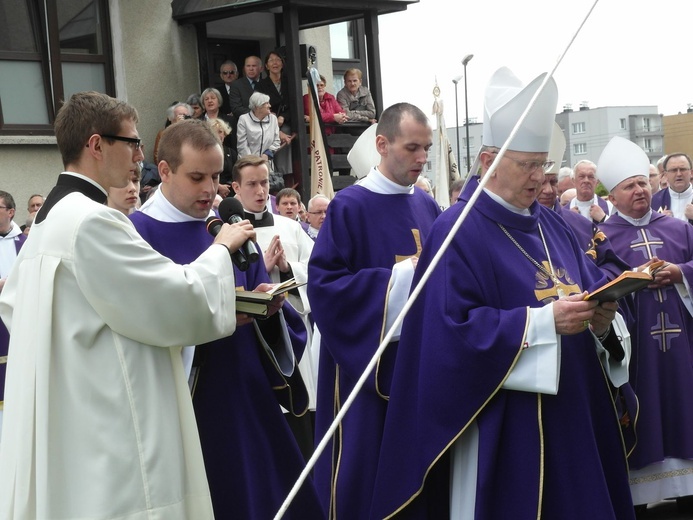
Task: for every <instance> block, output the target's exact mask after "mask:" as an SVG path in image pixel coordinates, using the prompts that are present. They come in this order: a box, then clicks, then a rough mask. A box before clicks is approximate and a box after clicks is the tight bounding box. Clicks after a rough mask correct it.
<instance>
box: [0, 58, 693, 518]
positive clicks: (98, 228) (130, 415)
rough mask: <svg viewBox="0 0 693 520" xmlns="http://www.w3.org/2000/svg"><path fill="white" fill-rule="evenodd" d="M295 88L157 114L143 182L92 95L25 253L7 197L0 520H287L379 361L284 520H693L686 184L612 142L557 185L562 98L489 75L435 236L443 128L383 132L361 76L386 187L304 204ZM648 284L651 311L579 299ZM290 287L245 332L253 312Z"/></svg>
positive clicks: (114, 123)
mask: <svg viewBox="0 0 693 520" xmlns="http://www.w3.org/2000/svg"><path fill="white" fill-rule="evenodd" d="M283 65H284V63H283V58H282V56H281V55H280V54H278V53H275V52H273V53H270V54H269V55H268V56H267V57H266V59H265V61H264V64H263V62H262V61H261V60H260V59H259V58H257V57H249V58H248V59H246V61H245V65H244V77H243V78H239V79H235V77H236V76H237V75H238V70H237V68H236V66H235V64H234V63H233V62H224V63H223V64H222V66H221V77H222V79H224V83H225V87H226V93H225V94H223V93H221V92H220V91H218V90H216V89H207V90H205V91H203V92H202V94H201V95H200V96H199V97H198V96H192V97H191V98H189V99H188V100H187V102H186V103H176V104H174V105H173V106H172V107H169V110H168V114H167V121H168V122H170V124H168V125H167V127H166V128H165V129H164V130H163V131H162V132H160V135H159V136H157V145H156V156H157V164H156V177H157V181H158V182H151V183H150V182H149V179H150V176H151V175H154V174H153V173H151V172H149V171H148V170H147V168H146V165H144V164H143V159H144V155H143V150H142V143H141V140H140V138H139V134H138V132H137V123H138V115H137V111H136V110H135V108H134V107H132V106H130V105H129V104H127V103H125V102H122V101H118V100H116V99H113V98H110V97H108V96H106V95H103V94H99V93H96V92H83V93H76V94H74V95H73V96H72V97H71V98H70V99H69V100H67V101H66V102H65V103H64V105H63V107H62V108H61V109H60V111H59V113H58V116H57V118H56V123H55V133H56V140H57V143H58V147H59V150H60V153H61V155H62V158H63V163H64V172H63V173H61V174H60V175H59V177H58V181H57V184H56V186H55V188H53V190H52V191H51V192H50V193H49V194H48V195H47V197H46V198H45V199H44V198H43V197H42V196H40V195H33V196H32V197H31V198H30V199H29V201H28V210H29V211H30V213H31V215H32V222H31V223H29V222H27V230H25V231H24V232H22V230H21V229H20V227H19V226H18V225H17V224H16V223H15V222H14V221H13V217H14V211H15V202H14V199H13V198H12V196H11V195H10V194H9V193H7V192H4V191H0V202H1V203H2V205H0V317H1V318H2V322H0V325H3V326H2V327H0V348H1V349H3V351H0V368H1V370H0V374H1V375H2V379H0V384H2V388H3V389H4V396H3V405H4V406H3V410H2V411H0V421H3V420H4V421H3V423H2V437H0V486H1V487H2V489H3V490H4V491H3V493H0V516H1V517H3V518H16V519H23V518H66V519H67V518H93V519H104V520H105V519H125V518H127V519H140V518H141V519H144V518H152V517H155V516H156V517H157V518H180V519H184V518H187V519H195V520H198V519H205V518H214V517H215V518H219V519H225V518H249V519H266V518H273V517H274V515H275V514H276V513H277V511H278V510H279V509H280V506H281V505H282V503H283V501H284V499H285V498H286V497H287V495H288V494H289V492H290V490H291V488H292V486H293V484H294V482H295V481H296V479H297V478H299V475H300V474H301V471H302V470H303V468H304V466H305V464H306V461H307V460H308V459H309V458H310V457H311V455H312V454H313V453H314V446H316V445H317V444H318V443H319V441H321V440H322V438H323V436H324V435H325V434H326V432H327V431H328V430H330V429H331V427H332V425H333V421H334V420H335V417H336V416H337V415H338V414H339V413H340V411H341V410H342V408H343V407H344V406H345V403H346V401H347V398H348V397H349V396H350V394H351V392H352V391H354V390H355V389H356V388H357V386H358V381H359V379H360V378H361V377H362V375H363V373H364V371H365V369H366V367H367V366H368V365H369V363H370V362H371V360H372V358H373V356H374V354H375V353H376V351H377V350H378V349H379V347H380V345H381V343H383V341H384V339H385V337H386V336H388V337H389V343H388V344H387V348H386V349H385V350H384V353H383V354H382V356H381V357H380V358H379V360H378V361H377V364H376V368H375V370H374V372H373V373H372V374H370V375H369V376H368V377H367V379H366V383H365V385H364V386H363V387H362V388H360V389H359V390H358V394H357V395H356V397H355V399H354V400H353V402H352V403H351V409H350V410H349V411H348V412H347V414H346V415H345V417H344V418H343V420H342V421H341V423H339V424H338V425H337V428H336V431H335V432H334V433H333V434H331V435H330V436H329V439H328V440H329V442H328V444H327V446H326V448H325V449H324V451H323V452H322V453H321V454H320V456H319V457H318V459H317V464H316V466H315V468H314V471H313V472H311V475H310V476H309V477H308V478H307V479H306V481H305V482H304V484H303V485H302V486H301V488H300V490H299V491H298V492H297V494H296V495H295V496H294V497H293V499H292V501H291V503H290V505H289V506H288V508H287V509H286V512H285V513H284V518H295V519H309V520H312V519H316V520H318V519H322V518H330V519H335V518H358V519H360V518H373V519H380V518H392V517H396V518H417V519H441V518H451V519H463V520H466V519H477V520H485V519H490V518H510V517H512V518H518V519H536V518H561V519H567V520H578V519H584V518H600V519H606V520H608V519H613V520H623V519H625V520H627V519H634V518H636V514H639V512H640V511H642V510H646V508H647V504H651V503H653V502H658V501H660V500H662V499H664V498H672V497H675V498H678V500H679V505H680V507H681V509H683V510H685V511H691V510H693V504H692V503H691V497H692V496H693V422H692V421H691V420H689V415H688V413H687V412H688V411H689V410H690V409H691V406H693V402H691V400H693V360H692V359H691V354H692V353H691V345H692V341H693V303H691V297H690V294H691V284H692V283H693V227H691V226H692V225H693V201H692V199H693V187H692V185H691V167H692V165H691V160H690V158H689V157H688V156H687V155H686V154H683V153H672V154H668V155H667V156H666V157H664V158H662V160H661V161H660V162H659V163H658V164H656V165H650V164H649V161H648V158H647V156H646V155H645V153H644V152H643V151H642V149H640V148H639V147H638V146H637V145H635V144H634V143H632V142H630V141H628V140H625V139H622V138H618V137H617V138H614V139H613V140H612V141H611V142H610V143H609V144H608V145H607V147H606V148H605V149H604V151H603V153H602V154H601V156H600V157H599V160H598V161H597V162H596V163H594V162H590V161H580V162H579V163H577V164H575V165H573V167H572V169H571V168H559V165H560V163H561V158H562V157H563V153H564V150H565V140H564V138H563V137H562V135H563V134H562V132H561V131H560V128H557V125H556V124H555V123H554V116H555V109H556V104H557V99H558V90H557V86H556V84H555V82H554V81H553V80H552V79H550V80H548V81H547V82H545V83H546V88H544V89H543V90H542V91H541V92H539V88H540V85H541V84H542V83H544V75H541V76H539V77H537V78H535V79H534V80H533V81H532V82H530V83H529V84H527V85H524V84H523V83H522V82H521V81H520V80H519V79H518V78H516V77H515V75H514V74H513V73H512V72H511V71H510V70H509V69H507V68H501V69H499V70H498V71H497V72H496V73H495V74H494V75H493V77H492V78H491V80H490V82H489V86H488V88H487V91H486V95H485V99H484V113H485V118H484V132H483V143H482V148H481V151H480V154H479V158H478V164H479V165H480V168H479V171H477V172H473V175H471V176H470V177H469V179H468V180H467V181H466V182H465V181H460V182H458V183H453V184H452V185H451V186H450V197H451V206H450V208H448V209H445V210H441V208H440V207H439V206H438V204H437V203H436V202H435V200H434V199H433V197H432V196H431V194H430V192H431V186H430V183H428V182H426V181H425V179H423V178H422V177H421V174H422V172H423V169H424V167H425V165H426V162H427V154H428V152H429V150H430V148H431V147H432V145H433V137H432V135H433V134H432V129H431V126H430V123H429V120H428V117H427V116H426V115H425V114H424V113H423V112H422V111H421V110H420V109H419V108H417V107H415V106H413V105H411V104H409V103H398V104H395V105H393V106H390V107H388V108H387V109H386V110H384V111H383V112H382V113H381V114H380V116H379V118H378V119H377V121H376V120H375V108H374V107H373V104H372V99H369V98H370V95H369V94H368V92H367V90H365V89H364V88H363V87H362V86H361V75H360V72H359V71H356V70H355V69H352V70H350V71H347V74H345V90H346V92H344V93H342V92H340V93H339V94H338V95H337V99H340V98H341V99H342V100H343V102H344V103H345V104H346V107H344V108H343V112H340V113H343V114H344V115H343V116H342V117H343V118H344V120H361V121H370V122H372V123H377V131H376V137H375V140H374V143H373V146H374V148H375V149H376V150H377V153H378V155H379V156H380V160H379V163H378V164H373V165H372V169H371V170H370V172H369V173H368V175H366V176H365V177H363V178H362V179H360V180H359V181H358V182H357V183H356V184H355V185H354V186H351V187H348V188H345V189H343V190H341V191H340V192H338V193H337V195H336V196H335V197H334V198H333V199H330V198H328V197H326V196H324V195H321V194H317V195H314V196H312V197H311V198H310V200H308V201H307V202H306V203H305V204H304V202H303V201H302V199H301V195H300V193H299V192H298V191H296V190H295V189H293V188H290V187H285V188H283V189H279V190H275V189H273V186H272V183H271V179H272V171H273V168H275V167H276V164H277V161H278V158H279V156H280V155H281V152H282V150H284V149H286V148H282V144H283V143H284V142H285V140H286V139H289V140H290V139H291V135H292V132H293V128H294V127H293V126H292V122H291V120H290V116H289V114H288V112H287V111H286V99H285V98H284V97H283V96H282V94H283V93H285V92H286V88H285V85H283V86H282V84H283V77H282V70H283ZM263 68H265V69H266V70H267V71H268V74H267V76H266V77H264V78H263V77H262V71H263ZM322 81H324V79H323V80H322ZM239 82H241V83H239ZM256 82H257V84H256ZM272 89H274V90H272ZM320 90H321V87H320V84H318V92H320ZM322 90H323V91H324V85H323V88H322ZM268 91H269V92H268ZM327 95H328V94H324V95H323V96H321V97H320V99H319V103H320V106H321V108H322V104H323V103H327V102H331V100H330V98H329V97H328V98H327V102H326V101H325V99H326V96H327ZM330 97H331V96H330ZM533 98H536V99H535V103H534V105H533V107H532V108H531V109H529V110H528V111H527V110H526V109H527V107H528V104H529V103H530V100H532V99H533ZM332 99H335V98H333V97H332ZM341 103H342V101H340V104H341ZM342 106H344V105H342ZM525 111H526V112H527V113H526V117H525V119H524V120H523V122H522V123H521V124H520V126H519V128H518V129H517V131H516V133H515V136H514V138H513V139H512V141H511V142H510V143H509V145H508V147H507V150H506V151H505V152H504V153H502V154H501V149H502V147H503V145H504V144H505V143H506V141H507V140H508V138H509V135H510V134H511V132H512V131H513V128H514V126H515V125H516V123H517V122H518V120H519V119H520V117H521V115H522V114H523V113H524V112H525ZM340 118H341V117H340ZM359 118H361V119H359ZM230 136H233V138H232V139H230ZM273 162H274V165H273V164H272V163H273ZM145 179H146V181H145ZM144 182H146V184H147V186H148V187H149V189H147V190H145V189H144V187H141V186H140V183H144ZM599 182H601V185H602V186H603V187H604V189H605V190H606V191H607V192H608V196H607V197H606V198H603V197H600V196H598V195H596V190H597V186H598V184H599ZM570 189H574V190H575V195H574V197H572V198H571V199H570V200H568V201H567V202H566V203H565V204H562V203H561V196H562V195H563V194H565V193H568V192H569V190H570ZM655 191H656V194H655V195H654V196H653V193H655ZM477 192H478V193H477ZM472 200H474V202H472ZM470 206H471V207H470ZM465 209H468V210H469V211H468V214H466V220H465V221H464V222H463V223H462V225H461V227H459V229H457V228H456V226H457V225H458V220H459V219H460V218H461V217H462V215H463V212H464V211H465ZM453 229H456V231H455V232H454V234H453V236H452V237H449V236H448V235H449V234H450V233H451V230H453ZM28 230H31V231H30V233H29V231H28ZM442 249H445V251H444V252H443V253H442V256H441V255H440V251H441V250H442ZM659 260H662V261H664V264H663V266H662V267H661V268H659V269H658V270H657V271H655V272H654V274H653V277H652V279H651V282H650V284H649V285H648V286H647V287H646V288H645V289H642V290H640V291H639V292H636V293H633V294H631V295H628V296H627V297H625V298H623V299H621V300H619V301H617V302H614V301H599V300H596V299H587V298H586V296H587V295H588V294H589V292H591V291H592V290H593V289H595V288H598V287H600V286H603V285H604V284H606V283H608V282H610V281H612V280H614V279H615V278H617V277H618V276H619V275H620V274H621V273H623V272H624V271H628V270H631V269H634V270H638V271H644V270H646V269H647V268H649V267H650V266H651V265H653V264H654V263H655V262H658V261H659ZM290 280H294V281H295V282H297V284H298V287H297V288H296V289H293V290H291V291H289V292H288V293H286V294H283V295H279V296H274V297H273V298H268V300H267V302H266V305H265V306H262V310H258V313H257V314H254V313H241V312H237V310H236V290H254V291H256V292H260V293H264V292H267V291H268V290H270V289H271V288H272V287H273V286H275V285H276V284H277V283H282V282H286V281H290ZM420 283H421V287H419V284H420ZM412 291H414V292H417V298H416V300H415V301H414V302H413V304H412V305H411V308H410V309H409V311H408V313H407V315H406V317H405V318H404V320H403V322H402V321H401V320H398V316H399V315H400V313H401V311H402V309H404V308H405V306H406V305H407V299H408V297H409V295H410V293H412ZM395 324H398V325H397V326H396V327H395ZM5 326H6V327H5ZM391 329H392V330H391ZM5 369H6V370H7V373H6V377H5ZM5 397H6V399H5Z"/></svg>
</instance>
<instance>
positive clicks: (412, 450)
mask: <svg viewBox="0 0 693 520" xmlns="http://www.w3.org/2000/svg"><path fill="white" fill-rule="evenodd" d="M474 187H475V186H473V185H472V186H471V187H470V188H469V189H472V188H474ZM467 200H469V199H468V198H467ZM464 206H465V204H464V203H460V204H456V205H454V206H452V207H451V208H449V209H448V210H446V211H445V212H444V213H443V214H442V215H441V216H440V217H439V218H438V220H437V221H436V223H435V224H434V226H433V229H432V230H431V233H430V235H429V236H428V238H427V241H426V244H425V245H424V250H423V253H422V255H421V258H420V260H419V263H418V266H417V270H416V276H415V279H414V283H417V281H418V279H419V278H420V277H421V275H422V273H423V272H424V271H425V269H426V268H427V267H428V265H429V264H430V262H431V259H432V257H433V256H434V255H435V253H436V252H437V251H438V250H439V249H440V247H441V244H442V242H443V240H444V239H445V238H446V236H447V234H448V232H449V230H450V229H451V227H452V226H453V224H454V222H455V221H456V219H457V218H458V216H459V214H460V213H461V211H462V210H463V209H464ZM530 211H531V215H529V216H521V215H517V214H515V213H513V212H511V211H509V210H507V209H505V208H503V207H502V206H501V205H500V204H498V203H496V202H494V201H493V200H492V199H491V198H490V197H489V196H488V195H487V194H486V193H482V194H481V196H480V197H479V198H478V199H477V202H476V204H475V206H474V208H473V209H472V211H471V212H470V213H469V215H468V218H467V220H466V221H465V223H464V225H463V226H462V227H461V229H460V230H459V231H458V232H457V234H456V235H455V238H454V240H453V241H452V243H451V244H450V247H449V248H448V250H447V251H446V253H445V255H444V256H443V258H442V259H441V262H440V263H439V264H438V266H437V268H436V270H435V271H434V272H433V275H432V276H431V278H430V279H429V281H428V283H427V284H426V287H425V288H424V290H423V292H422V293H421V295H420V296H419V298H418V299H417V301H416V303H415V305H414V306H413V307H412V309H411V311H410V312H409V314H408V316H407V318H406V319H405V321H404V328H403V331H402V339H401V340H400V343H399V348H398V352H397V362H396V367H395V371H394V378H393V382H392V391H391V393H390V402H389V405H388V411H387V418H386V424H385V431H384V434H383V439H382V448H381V457H380V462H379V466H378V476H377V480H376V487H375V494H374V497H373V509H372V513H371V518H384V517H386V516H388V515H391V514H393V513H394V512H396V511H400V512H401V517H402V518H421V519H424V518H445V514H446V511H445V510H446V509H447V506H448V501H449V485H450V482H449V481H450V473H449V468H448V465H449V463H448V450H449V448H450V447H451V446H452V444H453V443H454V442H455V441H456V440H457V439H458V437H459V436H460V434H464V433H465V430H466V429H467V427H468V426H469V424H470V423H471V422H473V421H476V427H477V428H478V440H479V446H478V453H477V455H478V459H477V461H478V470H477V474H476V478H477V482H476V494H475V504H476V509H475V516H474V518H475V519H477V520H495V519H499V520H500V519H506V518H513V519H515V520H536V519H537V518H544V519H551V520H553V519H561V520H584V519H586V518H599V519H600V520H609V519H613V520H624V519H632V518H634V512H633V505H632V501H631V498H630V489H629V486H628V474H627V466H626V457H625V450H624V446H623V442H622V438H621V433H620V429H619V422H618V419H617V415H616V412H615V410H614V404H613V401H612V397H611V388H610V385H609V383H608V381H607V379H606V376H605V374H604V371H603V368H602V366H601V364H600V361H599V359H598V355H597V353H596V351H595V345H594V339H593V337H592V336H591V334H590V333H589V332H587V331H584V332H582V333H579V334H575V335H571V336H562V337H561V359H560V383H559V388H558V394H557V395H548V394H539V393H533V392H521V391H513V390H506V389H503V388H501V385H502V382H503V380H504V379H505V377H506V376H507V375H508V373H509V372H510V371H511V370H512V367H513V364H514V362H515V359H516V358H517V356H518V355H519V354H520V351H521V350H522V348H523V342H524V341H525V333H526V327H527V319H528V311H527V307H535V308H536V307H542V306H543V305H544V304H546V303H548V302H551V301H555V300H556V298H557V290H556V286H555V284H554V282H553V281H552V279H551V278H550V277H549V276H547V275H545V274H544V273H542V272H541V271H540V270H539V269H538V268H537V267H535V265H534V264H533V263H532V262H531V261H530V260H529V259H528V258H526V257H525V256H524V255H523V253H522V252H521V251H520V250H519V248H518V247H517V246H516V245H514V244H513V243H512V242H511V240H510V239H509V238H508V237H507V236H506V235H505V234H504V232H503V231H502V230H501V228H500V226H499V225H498V224H502V225H503V226H505V228H506V229H507V231H508V232H509V233H510V234H511V235H512V237H513V238H514V239H515V241H516V242H517V243H518V244H519V245H520V246H522V247H523V248H524V250H525V251H526V252H527V253H528V254H529V255H530V256H531V257H532V258H533V259H535V260H536V261H537V262H538V263H540V264H541V265H543V266H545V267H547V268H548V261H547V254H546V250H545V247H544V244H543V243H542V240H541V238H540V235H539V230H538V225H539V224H541V229H542V231H543V234H544V237H545V240H546V245H547V247H548V249H549V251H550V256H551V263H552V265H553V268H554V270H555V273H556V277H557V278H558V280H559V283H560V284H561V285H562V287H563V290H564V291H565V292H566V293H567V294H571V293H580V292H581V291H582V290H583V289H590V288H592V287H595V286H598V285H600V284H601V283H603V282H604V281H605V278H604V276H603V274H602V273H601V272H600V271H599V269H598V268H597V267H596V266H595V265H594V263H592V262H591V261H589V260H588V259H587V258H586V256H585V254H584V253H583V252H582V250H581V249H580V247H579V246H578V243H577V242H576V240H575V237H574V234H573V233H572V232H571V231H570V229H569V228H568V225H567V224H566V223H565V221H564V220H563V219H562V218H561V217H559V216H558V215H556V213H555V212H553V211H550V210H546V208H543V209H542V208H541V207H540V206H539V204H537V203H536V202H535V203H534V204H533V205H532V206H531V207H530ZM530 348H531V347H530ZM398 518H399V517H398Z"/></svg>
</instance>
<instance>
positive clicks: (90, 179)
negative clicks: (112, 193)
mask: <svg viewBox="0 0 693 520" xmlns="http://www.w3.org/2000/svg"><path fill="white" fill-rule="evenodd" d="M62 175H72V176H73V177H78V178H80V179H82V180H83V181H87V182H88V183H89V184H93V185H94V186H96V187H97V188H99V189H100V190H101V191H103V192H104V193H105V194H106V196H107V197H108V192H107V191H106V190H105V189H103V186H101V184H99V183H98V182H96V181H95V180H94V179H92V178H90V177H87V176H86V175H82V174H81V173H77V172H63V173H62Z"/></svg>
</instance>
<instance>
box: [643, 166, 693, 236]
mask: <svg viewBox="0 0 693 520" xmlns="http://www.w3.org/2000/svg"><path fill="white" fill-rule="evenodd" d="M662 165H663V168H664V178H665V179H666V180H667V182H668V185H669V187H668V188H667V189H662V190H660V191H659V192H657V193H656V194H655V195H654V196H653V197H652V208H653V209H654V210H655V211H658V212H659V213H664V214H666V215H669V216H670V217H674V218H677V219H679V220H684V221H687V222H688V223H693V204H691V203H692V202H693V186H692V185H691V159H690V157H688V155H686V154H685V153H672V154H669V155H667V156H666V158H665V159H664V161H663V163H662Z"/></svg>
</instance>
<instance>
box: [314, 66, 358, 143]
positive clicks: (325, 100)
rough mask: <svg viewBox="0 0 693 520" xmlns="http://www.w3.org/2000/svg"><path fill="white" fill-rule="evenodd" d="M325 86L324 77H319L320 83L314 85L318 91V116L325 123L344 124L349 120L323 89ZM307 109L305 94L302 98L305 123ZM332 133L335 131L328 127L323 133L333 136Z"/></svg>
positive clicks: (333, 98) (334, 100)
mask: <svg viewBox="0 0 693 520" xmlns="http://www.w3.org/2000/svg"><path fill="white" fill-rule="evenodd" d="M326 84H327V80H326V79H325V76H320V81H319V82H318V84H317V85H315V88H317V89H318V103H319V105H320V116H321V117H322V120H323V121H324V122H325V123H337V124H340V125H341V124H342V123H346V122H347V121H348V120H349V118H348V117H347V115H346V113H345V112H344V109H343V108H342V107H341V106H339V103H337V100H336V99H335V97H334V96H333V95H332V94H330V93H329V92H327V90H326V88H325V86H326ZM309 109H310V97H309V96H308V94H306V95H305V96H303V113H304V114H305V120H306V123H308V122H309V117H308V114H309V113H310V112H309ZM334 132H335V129H334V128H333V127H329V126H328V127H326V128H325V133H326V134H328V135H329V134H333V133H334Z"/></svg>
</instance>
